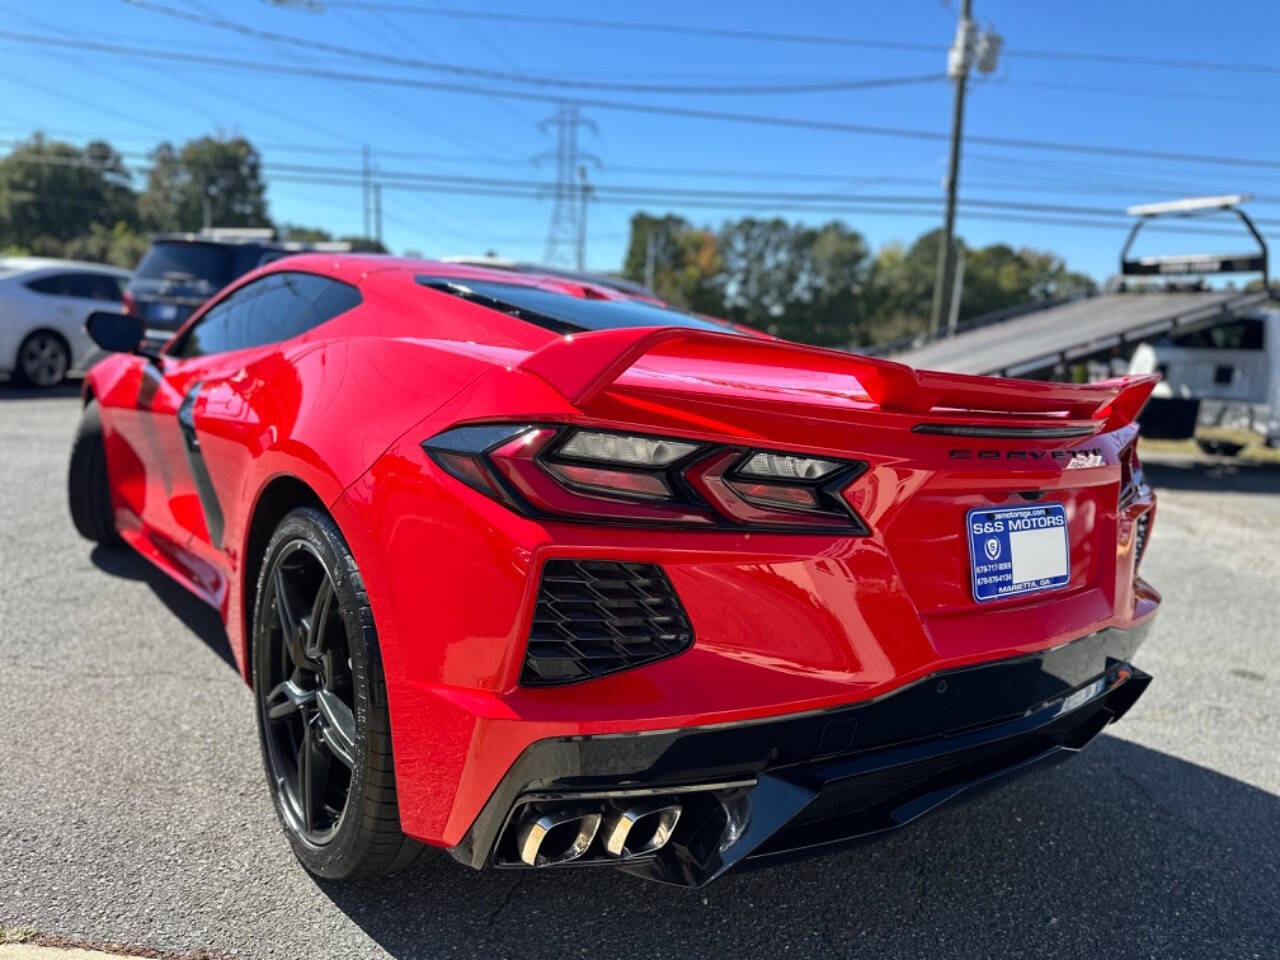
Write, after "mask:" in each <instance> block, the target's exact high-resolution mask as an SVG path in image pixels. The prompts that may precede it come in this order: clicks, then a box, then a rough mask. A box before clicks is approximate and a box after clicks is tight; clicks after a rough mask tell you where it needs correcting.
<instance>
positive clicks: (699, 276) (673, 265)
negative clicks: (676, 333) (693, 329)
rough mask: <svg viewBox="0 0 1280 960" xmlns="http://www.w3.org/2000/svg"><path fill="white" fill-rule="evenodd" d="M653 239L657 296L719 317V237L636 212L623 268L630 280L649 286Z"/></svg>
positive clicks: (673, 218)
mask: <svg viewBox="0 0 1280 960" xmlns="http://www.w3.org/2000/svg"><path fill="white" fill-rule="evenodd" d="M651 239H652V250H653V290H654V292H655V293H657V294H658V296H660V297H661V298H662V299H664V300H666V301H667V302H668V303H673V304H675V305H676V306H679V307H685V308H687V309H689V310H693V311H696V312H698V313H708V314H714V315H717V316H719V315H721V314H722V313H723V312H724V263H723V260H722V258H721V255H720V246H719V241H718V239H717V237H716V235H715V234H714V233H712V232H711V231H710V230H706V229H699V228H696V227H694V226H693V225H692V224H690V223H689V221H687V220H685V219H684V218H683V217H677V216H675V215H674V214H667V215H666V216H665V217H654V216H651V215H649V214H647V213H637V214H635V215H634V216H632V218H631V242H630V244H629V246H628V247H627V255H626V259H625V260H624V261H623V265H622V272H623V276H625V277H626V278H627V279H629V280H634V281H636V282H637V283H644V282H645V280H646V277H645V274H646V272H647V264H648V258H649V251H650V242H651Z"/></svg>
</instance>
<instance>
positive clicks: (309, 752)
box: [262, 540, 356, 847]
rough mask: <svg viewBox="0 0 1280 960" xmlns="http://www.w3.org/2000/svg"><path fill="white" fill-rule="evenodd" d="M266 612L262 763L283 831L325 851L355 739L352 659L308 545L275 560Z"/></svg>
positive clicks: (324, 575) (341, 806)
mask: <svg viewBox="0 0 1280 960" xmlns="http://www.w3.org/2000/svg"><path fill="white" fill-rule="evenodd" d="M269 574H270V575H269V576H268V578H267V581H266V590H265V592H264V596H263V597H262V600H263V601H264V603H265V606H264V610H265V611H267V612H268V615H269V616H270V617H271V618H272V619H273V620H274V621H275V622H274V623H273V624H270V625H269V627H268V629H269V630H270V638H269V640H268V643H269V644H270V648H271V652H272V655H271V657H270V659H271V661H272V662H271V663H269V664H268V672H267V673H266V674H265V676H264V677H263V679H265V680H266V681H267V684H268V687H269V688H268V690H267V693H266V698H265V700H264V701H263V702H262V710H263V721H264V725H265V727H266V732H265V736H264V739H265V746H266V749H267V761H268V764H269V765H270V769H271V771H272V774H273V775H274V777H275V787H276V790H277V791H279V793H280V795H281V799H282V801H283V803H282V805H281V812H282V813H283V815H284V818H285V820H286V823H287V825H288V827H289V829H290V830H291V831H292V832H294V833H296V834H297V835H298V836H300V837H302V838H303V839H305V840H306V841H307V842H308V843H310V844H312V845H314V846H317V847H320V846H324V845H325V844H327V843H328V842H329V841H330V840H331V839H332V838H333V835H334V833H336V832H337V830H338V826H339V825H340V824H341V822H342V817H343V814H345V813H346V810H347V799H348V794H349V793H350V788H351V768H352V765H353V764H354V762H355V761H354V759H353V755H354V753H355V737H356V717H355V707H354V705H353V702H352V677H351V654H350V653H349V652H348V649H347V635H346V628H345V627H344V626H343V623H342V618H341V616H339V615H338V604H337V603H336V602H335V598H334V589H333V579H332V578H331V577H330V576H329V572H328V571H327V570H326V569H325V566H324V561H323V560H322V559H321V558H320V555H319V554H318V552H317V551H316V549H315V548H314V547H313V546H312V545H311V544H310V543H308V542H307V541H306V540H292V541H290V542H289V543H287V544H285V545H284V547H283V549H281V550H280V551H278V552H277V554H276V556H275V558H274V559H273V562H272V565H271V570H270V572H269Z"/></svg>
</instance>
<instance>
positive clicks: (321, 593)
mask: <svg viewBox="0 0 1280 960" xmlns="http://www.w3.org/2000/svg"><path fill="white" fill-rule="evenodd" d="M332 606H333V581H332V580H330V579H329V578H328V577H324V578H323V579H322V580H321V581H320V588H319V589H318V590H317V591H316V598H315V601H314V602H313V603H312V604H311V612H310V613H309V614H308V615H307V618H306V620H304V623H305V624H306V627H307V630H306V635H307V643H306V649H305V653H306V655H307V656H308V657H309V658H310V659H312V660H319V659H320V655H321V654H322V653H324V651H325V649H326V647H325V628H326V624H327V622H328V620H329V610H330V608H331V607H332Z"/></svg>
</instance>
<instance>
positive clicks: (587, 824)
mask: <svg viewBox="0 0 1280 960" xmlns="http://www.w3.org/2000/svg"><path fill="white" fill-rule="evenodd" d="M600 820H601V816H600V814H599V813H598V812H595V811H592V810H589V809H587V808H585V807H578V806H573V807H560V808H559V809H552V810H548V811H545V812H542V813H535V814H533V815H532V816H530V817H529V818H528V819H527V820H525V821H524V823H522V824H521V825H520V828H519V830H518V831H517V833H516V845H517V849H518V850H519V852H520V859H521V861H523V862H524V863H525V864H526V865H528V866H530V867H549V866H552V865H553V864H557V863H569V862H570V861H572V860H577V859H578V858H579V857H581V856H582V855H583V854H584V853H586V852H587V850H588V849H589V848H590V846H591V842H592V841H593V840H595V838H596V832H597V831H598V830H599V829H600Z"/></svg>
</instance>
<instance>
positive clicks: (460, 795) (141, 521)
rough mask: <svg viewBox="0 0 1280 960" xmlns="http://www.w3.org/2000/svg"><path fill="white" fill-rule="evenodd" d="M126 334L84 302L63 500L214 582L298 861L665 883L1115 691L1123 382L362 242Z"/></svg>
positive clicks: (883, 798)
mask: <svg viewBox="0 0 1280 960" xmlns="http://www.w3.org/2000/svg"><path fill="white" fill-rule="evenodd" d="M140 324H141V321H140V320H138V319H137V318H134V317H126V316H121V315H114V314H95V315H94V316H93V317H92V318H91V319H90V321H89V327H90V332H91V333H92V335H93V336H94V338H95V340H96V341H97V342H98V343H99V345H100V346H103V347H104V348H106V349H109V350H112V351H115V355H114V356H111V357H109V358H107V359H106V360H104V361H103V362H102V363H100V364H99V365H98V366H96V367H95V368H94V369H93V371H92V372H91V373H90V375H89V377H88V378H87V380H86V381H85V384H84V402H85V408H84V420H83V425H82V427H81V429H80V432H79V434H78V436H77V438H76V442H75V446H74V449H73V451H72V455H71V467H70V482H69V488H70V489H69V494H70V506H71V514H72V517H73V519H74V521H75V524H76V526H77V528H78V529H79V530H80V532H81V533H82V534H84V535H85V536H86V537H88V538H90V539H91V540H95V541H98V542H102V543H107V542H113V541H123V542H124V543H125V544H127V545H128V546H130V547H132V548H133V549H135V550H137V551H138V552H139V553H141V554H142V555H143V556H145V557H146V558H147V559H149V560H150V561H152V562H153V563H154V564H155V565H156V566H158V567H159V568H160V569H161V570H163V571H164V572H165V573H167V574H168V575H170V576H172V577H173V578H174V579H175V580H177V581H179V582H180V583H181V584H183V585H184V586H186V587H187V588H189V589H190V590H191V591H192V592H194V593H195V594H196V595H197V596H199V597H201V598H203V599H204V600H205V601H207V602H208V603H210V604H212V605H213V606H215V607H217V608H218V610H219V611H221V614H222V616H223V619H224V620H225V622H226V627H227V633H228V636H229V638H230V643H231V649H232V650H233V652H234V655H235V659H236V662H237V663H238V665H239V667H240V669H241V671H242V673H243V675H244V678H245V680H246V681H247V682H249V683H250V684H252V686H253V689H254V691H255V693H256V700H257V704H258V715H259V716H258V720H259V729H260V733H261V741H262V751H263V758H264V763H265V767H266V773H267V781H268V786H269V788H270V790H271V793H272V795H273V797H274V800H275V804H276V809H277V811H278V812H279V815H280V819H281V821H282V822H283V824H284V827H285V830H286V833H287V835H288V837H289V839H290V841H291V843H292V845H293V848H294V850H295V852H296V853H297V856H298V857H299V858H300V859H301V861H302V862H303V864H305V865H306V867H307V868H308V869H309V870H311V871H313V872H315V873H316V874H319V875H322V876H326V877H348V876H354V875H368V874H377V873H384V872H387V871H390V870H394V869H398V868H400V867H403V866H405V865H407V864H408V863H410V862H412V861H413V860H414V859H415V858H416V857H417V856H418V855H419V854H420V853H422V852H423V851H424V850H427V849H429V848H432V847H438V848H444V849H445V850H446V851H448V853H450V854H451V855H452V856H453V857H454V858H456V859H457V860H459V861H461V862H463V863H466V864H469V865H471V866H473V867H484V866H493V867H500V868H526V867H532V868H539V867H544V866H552V865H575V866H577V865H602V864H603V865H613V866H617V867H620V868H621V869H623V870H626V871H628V872H631V873H634V874H638V875H642V876H645V877H650V878H654V879H659V880H664V881H668V882H672V883H677V884H684V885H691V886H697V885H701V884H704V883H707V882H709V881H710V880H712V879H714V878H715V877H717V876H719V875H720V874H722V873H723V872H724V871H726V870H728V869H730V868H731V867H733V866H734V865H736V864H742V863H744V862H747V861H750V862H755V863H763V862H767V861H770V860H775V859H778V858H782V857H786V856H791V855H796V854H798V853H807V852H811V851H816V850H825V849H831V848H833V847H835V846H839V845H842V844H847V843H852V842H856V841H859V840H862V839H865V838H867V837H869V836H871V835H873V834H878V833H881V832H883V831H885V830H888V829H890V828H893V827H897V826H900V825H902V824H904V823H906V822H908V821H910V820H912V819H914V818H915V817H917V816H919V815H921V814H922V813H925V812H926V811H928V810H930V809H932V808H933V807H935V806H937V805H938V804H940V803H942V802H943V801H945V800H947V799H948V798H950V797H952V796H954V795H956V794H959V793H961V792H963V791H965V790H966V789H968V788H970V787H973V786H975V785H977V784H982V783H986V782H988V781H991V780H994V779H996V778H998V777H1001V776H1004V775H1007V774H1009V773H1011V772H1014V771H1018V770H1022V769H1024V768H1027V767H1030V766H1032V765H1033V764H1036V763H1038V762H1041V761H1047V760H1052V759H1057V758H1062V757H1066V756H1069V755H1070V754H1071V753H1073V752H1075V751H1078V750H1079V749H1081V748H1082V747H1083V746H1085V744H1087V743H1088V742H1089V741H1090V740H1091V739H1092V738H1093V737H1094V736H1095V735H1096V734H1097V733H1098V732H1099V731H1100V730H1101V729H1102V728H1103V727H1104V726H1105V725H1106V724H1107V723H1109V722H1111V721H1112V720H1115V719H1117V718H1118V717H1120V716H1121V715H1122V714H1124V712H1125V711H1126V710H1128V708H1129V707H1130V706H1131V705H1132V704H1133V703H1134V701H1135V700H1136V699H1137V698H1138V697H1139V696H1140V695H1141V693H1142V691H1143V690H1144V688H1145V687H1146V685H1147V683H1148V682H1149V679H1150V678H1149V677H1147V676H1146V675H1145V674H1144V673H1142V672H1141V671H1140V670H1138V669H1137V668H1135V667H1134V666H1132V665H1131V663H1130V661H1131V658H1132V655H1133V653H1134V651H1135V649H1136V648H1137V647H1138V645H1139V644H1140V643H1141V641H1142V639H1143V637H1144V636H1145V634H1146V632H1147V630H1148V628H1149V627H1150V624H1151V621H1152V618H1153V617H1154V615H1155V612H1156V608H1157V606H1158V604H1159V602H1160V598H1159V595H1158V594H1157V593H1156V592H1155V591H1154V590H1153V589H1152V588H1151V587H1150V586H1149V585H1148V584H1147V583H1146V582H1145V581H1144V580H1143V579H1142V578H1141V577H1140V576H1139V575H1138V566H1139V562H1140V561H1141V559H1142V553H1143V548H1144V547H1145V545H1146V543H1147V540H1148V537H1149V535H1150V532H1151V523H1152V518H1153V515H1154V509H1155V503H1154V498H1153V496H1152V493H1151V490H1150V489H1149V488H1148V486H1147V485H1146V483H1145V482H1144V480H1143V473H1142V469H1141V467H1140V466H1139V463H1138V459H1137V456H1136V454H1135V444H1136V434H1137V429H1136V427H1135V425H1134V424H1133V420H1134V418H1135V417H1136V415H1137V414H1138V412H1139V410H1140V409H1141V408H1142V406H1143V404H1144V403H1145V401H1146V399H1147V396H1148V394H1149V393H1150V392H1151V389H1152V386H1153V385H1154V378H1149V377H1148V378H1128V379H1123V380H1113V381H1108V382H1105V383H1098V384H1093V385H1090V386H1072V385H1063V384H1056V383H1040V382H1029V381H1018V380H999V379H990V378H982V377H969V376H960V375H952V374H944V373H932V372H925V371H914V370H911V369H909V368H907V367H905V366H902V365H901V364H898V363H894V362H891V361H887V360H879V359H871V358H866V357H860V356H855V355H851V354H846V353H842V352H838V351H834V350H821V349H815V348H811V347H805V346H800V345H797V344H793V343H788V342H784V341H780V340H775V339H772V338H767V337H764V336H759V335H752V334H749V333H746V332H743V331H740V330H735V329H734V328H731V327H729V326H728V325H722V324H720V323H717V322H715V321H712V320H709V319H706V318H703V317H697V316H692V315H690V314H687V313H683V312H679V311H677V310H675V309H671V308H669V307H666V306H664V305H662V304H659V303H656V302H653V301H652V300H650V299H648V298H640V297H636V296H633V295H631V294H629V293H627V292H625V291H619V290H616V289H611V288H609V287H606V286H597V285H595V284H592V283H590V282H585V281H584V282H579V281H578V280H574V279H567V278H564V277H556V276H549V275H547V276H540V275H536V274H512V273H509V272H501V273H500V272H495V271H491V270H486V269H481V268H476V267H465V266H459V265H449V264H440V263H431V262H424V261H410V260H395V259H390V258H378V257H361V256H338V257H334V256H332V255H307V256H299V257H292V258H289V259H286V260H281V261H277V262H275V263H273V264H271V265H270V266H268V267H265V268H263V269H260V270H258V271H256V272H255V273H252V274H249V275H247V276H245V277H243V278H242V279H240V280H239V281H237V282H236V283H235V284H233V285H232V286H231V287H229V288H227V289H226V290H224V291H223V292H222V293H221V294H220V295H219V296H217V297H215V298H214V299H213V300H212V301H210V302H209V303H208V304H206V305H205V306H204V307H203V308H201V309H200V310H199V311H198V312H197V313H195V314H194V315H193V316H192V317H191V319H190V320H189V321H188V322H187V323H186V324H185V325H184V326H183V328H182V329H181V330H180V331H179V332H178V333H177V335H176V336H175V337H174V338H173V339H172V340H170V341H169V342H168V343H167V344H166V345H165V346H164V347H163V348H162V349H159V350H157V349H154V348H153V347H151V346H148V345H147V342H146V341H144V340H143V330H142V328H141V326H140Z"/></svg>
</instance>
